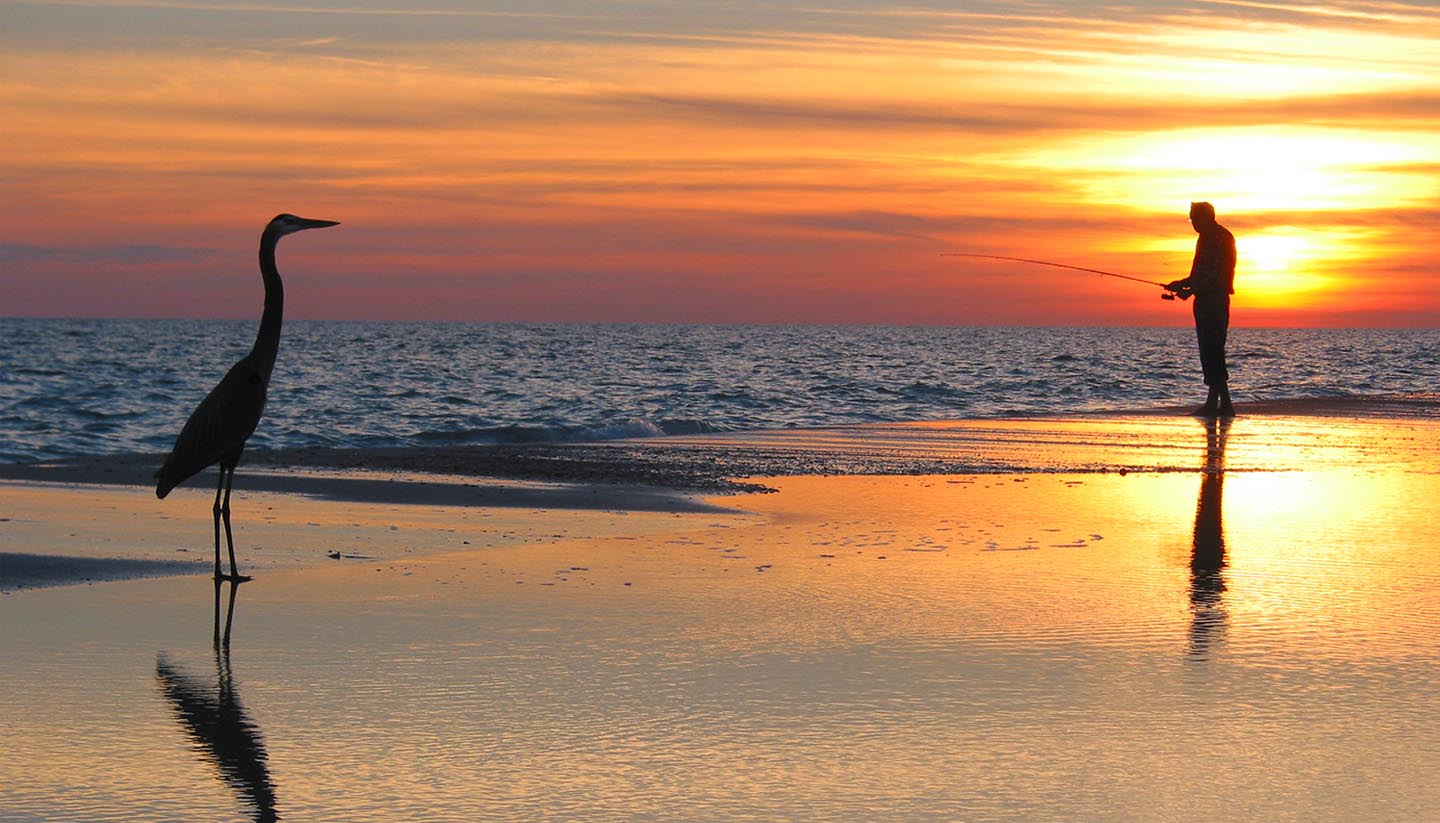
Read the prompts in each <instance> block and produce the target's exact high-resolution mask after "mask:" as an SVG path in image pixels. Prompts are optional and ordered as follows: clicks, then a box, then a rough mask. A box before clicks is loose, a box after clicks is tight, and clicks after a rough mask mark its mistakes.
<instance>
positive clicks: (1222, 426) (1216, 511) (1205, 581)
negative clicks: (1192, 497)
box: [1190, 418, 1230, 659]
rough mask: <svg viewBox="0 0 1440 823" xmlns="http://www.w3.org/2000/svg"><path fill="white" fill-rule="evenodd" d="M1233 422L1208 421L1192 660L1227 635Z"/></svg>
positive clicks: (1194, 557) (1194, 559)
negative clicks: (1227, 501) (1224, 505)
mask: <svg viewBox="0 0 1440 823" xmlns="http://www.w3.org/2000/svg"><path fill="white" fill-rule="evenodd" d="M1229 430H1230V421H1229V420H1228V419H1225V418H1221V419H1218V420H1217V419H1214V418H1211V419H1208V420H1206V421H1205V434H1206V437H1205V466H1204V469H1203V471H1202V472H1201V474H1200V498H1199V500H1198V501H1197V502H1196V504H1195V533H1194V541H1193V543H1192V544H1191V550H1190V656H1191V657H1192V658H1197V659H1204V658H1205V657H1206V656H1207V655H1208V654H1209V651H1210V647H1211V646H1212V645H1213V644H1214V643H1216V642H1217V641H1218V640H1219V639H1220V636H1221V635H1223V634H1224V632H1225V626H1226V612H1225V574H1224V571H1225V565H1226V563H1225V525H1224V520H1223V518H1222V517H1221V514H1220V507H1221V497H1222V493H1223V491H1224V483H1225V437H1226V435H1227V434H1228V432H1229Z"/></svg>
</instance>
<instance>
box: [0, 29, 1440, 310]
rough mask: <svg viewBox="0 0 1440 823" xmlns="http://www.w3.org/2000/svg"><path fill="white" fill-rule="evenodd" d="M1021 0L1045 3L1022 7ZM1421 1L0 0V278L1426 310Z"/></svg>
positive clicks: (1431, 199)
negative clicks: (274, 253) (284, 233)
mask: <svg viewBox="0 0 1440 823" xmlns="http://www.w3.org/2000/svg"><path fill="white" fill-rule="evenodd" d="M1017 10H1022V11H1017ZM1437 42H1440V11H1437V10H1433V9H1431V8H1429V7H1427V6H1424V5H1420V4H1406V3H1388V2H1374V3H1368V2H1356V3H1323V2H1322V3H1293V4H1292V3H1270V2H1245V0H1235V2H1209V3H1144V2H1142V3H1139V4H1132V5H1129V6H1127V7H1126V8H1125V10H1124V11H1112V10H1109V9H1108V7H1106V6H1103V5H1101V4H1097V3H1088V2H1079V1H1078V0H1072V2H1053V3H1045V2H1037V3H1024V4H1018V3H960V4H956V3H950V4H944V8H942V7H941V5H940V4H934V5H925V4H918V5H906V6H895V5H893V4H889V3H882V2H878V1H877V0H843V2H835V3H831V4H830V5H829V6H826V5H825V4H824V3H823V2H822V3H818V4H812V3H788V2H779V3H771V4H767V5H763V6H759V5H749V4H733V3H678V4H677V3H673V2H663V0H652V2H613V3H585V2H576V1H575V0H569V1H567V0H537V1H536V2H525V3H520V2H509V3H502V2H487V3H481V2H476V3H466V2H445V0H423V2H420V3H403V4H402V3H398V2H394V0H355V2H348V1H347V0H319V2H307V3H305V4H297V5H288V4H286V3H283V2H272V0H250V1H249V2H246V1H245V0H242V1H241V2H233V3H227V2H220V3H208V2H207V3H202V2H192V1H191V0H173V2H167V1H166V0H155V1H153V2H152V1H151V0H135V1H134V2H130V1H129V0H88V1H87V0H79V1H78V2H68V0H38V1H37V2H23V0H22V1H21V2H13V1H12V2H9V3H6V4H5V5H4V6H3V7H0V45H3V48H0V123H3V124H4V125H3V127H0V151H3V156H4V158H5V162H4V164H3V166H0V215H3V219H0V315H39V316H194V317H251V316H256V315H258V313H259V310H260V286H259V277H258V274H257V273H256V269H255V261H254V249H255V244H256V241H257V239H258V233H259V230H260V228H261V226H262V225H263V224H264V222H265V221H266V220H267V219H268V218H269V217H270V216H271V215H273V214H274V213H276V212H279V211H291V212H294V213H297V214H301V215H304V216H308V217H320V218H328V219H335V220H340V221H342V222H343V223H344V225H343V226H342V227H340V228H337V229H334V230H331V231H326V232H315V233H312V234H304V235H300V236H297V237H294V238H290V239H288V240H286V241H285V243H284V244H283V245H282V246H281V250H280V261H281V270H282V271H283V272H284V273H285V275H286V283H287V286H288V289H287V296H288V298H289V303H288V316H289V317H292V318H299V317H305V318H383V319H435V320H474V321H492V320H522V321H529V320H537V321H548V320H566V321H569V320H579V321H643V322H844V323H851V322H861V323H923V324H962V325H963V324H1036V325H1110V324H1125V325H1172V324H1185V323H1188V322H1189V320H1188V312H1187V310H1186V307H1185V306H1183V305H1182V304H1172V303H1162V302H1161V301H1159V300H1158V299H1156V297H1157V292H1158V290H1155V289H1151V288H1149V287H1147V286H1143V285H1139V284H1133V283H1126V282H1124V281H1120V280H1114V279H1109V278H1101V277H1095V276H1090V275H1080V274H1072V273H1066V272H1063V271H1059V270H1055V269H1044V268H1036V267H1027V266H1020V265H1013V264H1006V263H994V262H983V261H969V260H963V259H959V258H953V257H949V258H947V257H941V256H940V253H941V252H945V251H969V252H979V253H987V254H1001V255H1016V256H1023V257H1036V258H1043V259H1048V260H1055V261H1058V262H1064V263H1070V264H1075V265H1081V266H1088V267H1094V268H1103V269H1108V270H1111V271H1116V272H1122V273H1126V274H1130V275H1133V276H1138V277H1142V278H1146V279H1155V280H1170V279H1174V278H1178V277H1181V276H1183V275H1184V274H1185V273H1186V271H1187V268H1188V264H1189V257H1190V252H1191V249H1192V248H1193V244H1194V235H1193V233H1192V232H1191V230H1190V227H1189V224H1188V222H1187V220H1186V211H1187V208H1188V203H1189V201H1190V200H1197V199H1207V200H1211V201H1212V202H1214V203H1215V205H1216V207H1217V210H1218V211H1219V215H1220V220H1221V222H1222V223H1224V224H1225V225H1227V226H1228V227H1230V228H1231V229H1232V230H1233V231H1234V232H1235V234H1236V236H1237V239H1238V243H1239V250H1240V258H1241V261H1240V269H1239V273H1238V275H1237V289H1238V290H1239V294H1238V295H1237V298H1236V308H1235V322H1236V323H1237V324H1238V325H1287V326H1304V325H1322V326H1325V325H1358V326H1373V325H1379V326H1434V325H1436V324H1437V322H1440V299H1437V298H1440V281H1437V279H1436V277H1435V276H1434V272H1435V265H1434V261H1433V258H1432V256H1431V249H1433V248H1435V247H1436V246H1437V245H1440V242H1437V241H1440V207H1437V195H1440V161H1437V160H1436V158H1437V157H1440V93H1437V92H1436V89H1437V88H1440V48H1437V47H1436V43H1437Z"/></svg>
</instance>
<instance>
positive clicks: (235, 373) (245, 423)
mask: <svg viewBox="0 0 1440 823" xmlns="http://www.w3.org/2000/svg"><path fill="white" fill-rule="evenodd" d="M336 225H339V222H338V221H335V220H311V219H309V218H305V217H296V216H295V215H293V214H280V215H276V216H275V218H274V219H272V220H271V221H270V222H269V224H267V225H266V226H265V231H264V232H262V233H261V235H260V275H261V277H262V278H263V279H264V281H265V311H264V313H263V314H261V316H260V331H259V333H258V334H256V335H255V345H254V346H253V347H252V348H251V349H250V353H249V354H247V355H245V356H244V357H242V358H240V360H239V362H237V363H236V364H235V365H233V366H231V367H230V371H228V372H226V373H225V376H224V377H223V378H221V380H220V382H219V383H218V384H217V385H216V386H215V388H213V389H211V390H210V393H209V394H207V395H205V399H204V400H201V401H200V405H198V406H196V407H195V410H194V411H193V412H191V413H190V419H189V420H186V421H185V427H184V428H182V429H181V430H180V436H179V437H177V438H175V446H174V448H172V449H171V450H170V456H169V457H166V458H165V464H164V465H163V466H161V467H160V469H159V470H158V471H156V472H155V479H156V484H155V496H156V497H158V498H160V499H161V500H164V499H165V495H167V494H169V493H170V490H171V489H174V488H175V487H176V486H178V485H180V484H181V483H183V482H185V481H186V480H188V479H189V478H190V477H192V476H194V475H195V474H196V473H198V472H199V471H200V470H202V469H205V468H207V467H209V466H213V465H216V464H217V463H218V464H219V466H220V478H219V480H218V482H217V483H216V485H215V505H214V507H213V509H212V511H213V513H214V519H215V579H216V580H230V581H234V582H236V583H239V582H242V581H245V580H249V579H251V578H249V577H246V576H244V575H242V574H240V573H239V572H238V571H237V570H236V568H235V538H234V536H233V535H232V533H231V531H230V488H231V486H232V485H233V484H234V482H235V466H236V465H238V464H239V462H240V455H241V453H242V452H244V451H245V441H247V440H249V439H250V435H251V434H253V433H254V432H255V427H256V426H257V425H258V424H259V423H260V416H261V415H262V414H264V413H265V398H266V393H267V390H268V389H269V386H270V373H271V372H272V371H274V369H275V358H276V356H277V355H278V354H279V353H280V324H281V318H282V315H283V314H284V312H285V286H284V284H283V283H282V282H281V281H280V272H279V271H278V270H277V269H276V268H275V246H276V244H277V243H279V242H280V238H282V237H284V236H285V235H287V234H294V233H295V232H297V231H305V230H306V229H323V228H325V227H327V226H336ZM222 522H223V523H224V524H225V545H226V547H227V548H228V549H229V550H230V573H229V574H221V573H220V524H221V523H222Z"/></svg>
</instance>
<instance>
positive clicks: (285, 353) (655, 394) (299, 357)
mask: <svg viewBox="0 0 1440 823" xmlns="http://www.w3.org/2000/svg"><path fill="white" fill-rule="evenodd" d="M254 334H255V324H254V323H253V322H246V321H198V320H28V319H4V318H0V462H18V461H30V460H42V459H53V458H56V457H63V456H69V455H87V454H114V453H125V452H162V451H166V450H168V449H169V448H170V446H171V444H172V443H173V441H174V437H175V435H176V433H178V432H179V431H180V428H181V426H182V425H183V424H184V421H185V417H186V415H187V414H188V413H189V411H190V410H191V409H192V408H194V406H195V405H196V404H197V403H198V402H199V401H200V399H201V398H202V397H203V396H204V395H205V393H206V392H207V391H209V389H210V387H211V386H213V385H214V384H215V382H216V381H218V380H219V378H220V377H221V376H222V375H223V374H224V373H225V370H226V369H227V368H228V367H229V365H230V364H231V363H232V362H234V361H235V360H236V359H238V358H239V357H241V356H242V355H244V354H245V352H246V351H247V350H248V349H249V346H250V344H251V342H252V341H253V340H254ZM1229 355H1230V363H1231V370H1232V372H1233V383H1234V388H1235V391H1236V396H1237V398H1238V399H1239V400H1241V401H1242V402H1244V401H1254V400H1262V399H1275V398H1317V397H1334V396H1371V395H1386V394H1408V393H1414V392H1433V391H1434V390H1435V386H1436V384H1437V381H1440V331H1436V330H1433V329H1428V330H1356V329H1236V330H1234V331H1233V333H1232V336H1231V343H1230V347H1229ZM1203 395H1204V387H1203V386H1202V385H1201V384H1200V379H1199V376H1198V370H1197V366H1196V355H1195V342H1194V333H1193V332H1192V331H1190V330H1189V329H1185V328H1170V329H1129V328H1126V329H1097V328H1090V329H1085V328H1080V329H1074V328H1070V329H1060V328H1056V329H1037V328H920V327H917V328H901V327H878V326H849V327H826V326H658V325H657V326H621V325H593V326H592V325H506V324H486V325H482V324H459V323H450V324H444V323H408V324H407V323H319V322H293V323H288V324H286V327H285V337H284V340H283V342H282V344H281V354H280V363H279V365H278V366H277V369H276V372H275V376H274V382H273V384H272V386H271V392H270V404H269V406H268V408H267V409H266V416H265V420H264V421H263V422H262V424H261V426H260V428H259V430H257V431H256V433H255V435H254V437H253V438H252V439H251V441H250V443H251V445H252V446H255V447H266V446H276V447H284V446H307V445H323V446H346V447H349V446H353V447H370V446H406V445H412V446H413V445H422V446H423V445H448V444H462V443H494V442H515V441H528V440H590V439H606V438H615V437H639V436H653V435H658V434H662V433H663V434H684V433H696V432H709V431H751V430H756V429H771V428H781V429H784V428H794V427H800V426H829V425H842V424H852V423H868V422H895V421H915V420H952V419H956V418H961V417H971V418H973V417H992V418H993V417H999V416H1007V415H1017V414H1023V415H1034V414H1057V413H1071V412H1076V411H1086V410H1117V409H1118V410H1134V409H1149V408H1155V407H1157V406H1169V405H1174V404H1177V403H1185V404H1194V403H1197V402H1198V401H1199V399H1200V398H1202V397H1203Z"/></svg>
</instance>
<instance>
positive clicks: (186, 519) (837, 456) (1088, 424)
mask: <svg viewBox="0 0 1440 823" xmlns="http://www.w3.org/2000/svg"><path fill="white" fill-rule="evenodd" d="M1242 408H1243V409H1244V411H1246V412H1247V413H1246V414H1242V416H1240V417H1237V418H1235V419H1234V420H1228V421H1205V420H1200V419H1197V418H1194V417H1190V416H1186V415H1175V414H1171V415H1161V414H1158V413H1151V414H1127V415H1107V416H1099V415H1089V416H1087V415H1074V416H1069V417H1063V418H1057V417H1049V418H1009V419H966V420H954V421H937V422H926V423H897V424H863V425H855V426H844V427H832V428H815V429H791V430H772V431H759V432H745V433H733V434H714V435H688V436H673V437H666V438H648V439H640V440H621V441H607V442H601V443H579V444H534V445H525V446H467V447H458V448H445V447H427V448H380V449H334V448H331V449H320V448H303V449H286V450H255V451H254V452H253V453H248V454H247V455H246V457H247V460H246V461H245V462H244V463H242V471H241V472H240V479H239V482H238V483H237V486H236V490H237V492H238V493H239V496H238V497H237V505H236V509H237V512H243V514H242V513H237V516H236V523H237V535H238V534H239V533H240V532H239V530H240V529H255V528H256V527H254V526H253V524H254V522H255V513H256V509H257V508H259V507H260V505H261V503H262V502H265V501H271V505H267V506H265V509H267V510H269V511H274V510H275V509H276V508H277V506H278V507H280V508H282V509H283V508H287V507H291V508H299V509H306V510H307V511H308V510H309V509H313V508H315V507H325V506H332V507H333V506H339V507H347V510H355V511H364V512H368V514H365V515H364V516H363V517H358V518H357V519H360V520H371V521H372V522H374V518H375V517H376V516H377V515H376V514H375V513H376V512H378V511H387V512H396V511H399V510H401V509H407V510H412V511H419V510H425V511H432V510H433V511H436V512H441V513H442V515H440V518H441V519H442V520H443V519H449V520H455V519H464V518H466V517H470V516H472V513H477V512H478V513H480V516H483V517H488V516H490V515H489V514H486V513H487V512H492V511H493V512H497V513H503V514H501V515H500V516H501V517H505V518H510V519H511V520H512V521H513V522H515V523H516V524H517V526H516V528H517V529H518V530H519V531H525V532H526V533H530V532H533V533H535V534H536V535H541V536H540V537H537V538H536V539H538V540H543V539H546V536H545V535H544V534H542V533H544V532H546V531H547V530H550V531H553V530H554V524H556V523H560V522H564V523H573V524H574V525H575V528H576V529H578V530H580V532H581V533H582V534H583V533H584V530H586V529H592V530H593V529H594V528H595V527H594V526H593V522H594V518H596V517H600V516H607V515H629V514H635V515H637V516H642V517H644V516H656V517H683V516H694V515H734V514H736V513H737V511H739V510H745V509H753V508H754V506H753V504H752V505H747V504H746V503H744V502H743V501H745V500H752V501H753V500H754V499H755V498H754V497H753V496H752V495H753V494H754V493H762V492H772V491H775V488H774V484H775V483H776V482H777V481H779V480H782V479H785V478H795V477H806V476H810V477H827V476H831V477H833V476H849V477H859V476H892V477H911V478H914V477H932V478H933V477H943V478H984V477H991V478H995V477H1004V476H1009V477H1013V478H1015V479H1016V481H1017V482H1023V481H1024V480H1025V479H1030V478H1040V477H1052V478H1054V477H1061V478H1064V477H1070V478H1074V482H1080V481H1082V480H1083V478H1086V477H1097V476H1105V475H1118V476H1119V477H1125V476H1126V475H1128V474H1131V473H1134V474H1146V475H1172V474H1173V475H1182V476H1183V475H1187V474H1207V473H1211V472H1213V471H1215V470H1216V469H1215V466H1216V465H1217V463H1216V455H1217V454H1218V455H1219V461H1220V462H1219V465H1220V466H1221V469H1220V470H1221V471H1225V472H1228V473H1233V474H1237V475H1238V474H1244V473H1262V474H1275V473H1280V474H1283V473H1294V474H1300V475H1303V474H1307V473H1315V472H1320V471H1327V470H1339V471H1360V470H1363V471H1369V472H1375V471H1398V472H1401V473H1408V472H1425V471H1428V470H1427V469H1426V468H1425V467H1426V466H1433V465H1435V464H1436V463H1440V421H1437V420H1432V419H1428V418H1423V417H1407V416H1396V415H1371V416H1361V417H1357V416H1353V415H1304V416H1292V415H1286V414H1283V413H1280V412H1282V411H1283V409H1271V411H1272V412H1274V413H1271V414H1265V413H1256V412H1255V411H1254V409H1253V408H1252V407H1249V406H1246V407H1242ZM160 459H161V458H160V456H158V455H112V456H103V457H91V458H72V459H69V460H63V461H54V462H50V463H35V464H0V486H9V487H11V488H12V489H13V490H14V493H13V494H12V495H11V496H12V497H14V498H23V497H24V496H25V495H26V494H27V493H28V494H30V495H31V496H32V497H33V498H34V499H35V500H41V499H42V498H43V502H42V503H38V504H37V505H41V506H42V507H43V509H44V512H45V517H44V518H41V519H45V518H49V521H50V522H52V525H51V526H50V527H49V528H48V529H42V530H41V531H40V532H27V531H26V529H23V528H20V522H19V521H20V520H21V519H23V518H24V517H25V516H26V515H25V513H24V512H23V511H21V512H20V516H19V518H17V517H16V516H15V512H13V511H7V512H6V513H5V514H6V516H4V517H0V592H4V591H14V590H17V589H22V588H31V587H37V586H47V585H64V584H67V583H82V582H97V581H101V580H121V579H127V578H131V577H136V576H163V575H169V574H189V573H195V572H197V571H198V572H206V573H208V572H209V570H210V568H211V566H210V565H209V562H208V560H207V561H206V562H198V561H193V562H192V561H177V560H173V559H167V558H164V557H155V556H150V557H144V558H137V557H134V556H132V555H133V554H134V553H135V552H136V551H137V550H140V551H142V552H143V550H144V549H145V547H147V546H148V547H150V550H151V551H152V554H153V549H154V547H155V546H165V545H171V546H174V545H184V542H183V541H189V542H191V543H194V544H195V545H197V546H200V544H202V543H203V544H204V545H203V546H201V547H200V548H195V549H193V551H195V552H197V553H199V554H198V556H201V557H208V555H209V552H210V550H211V546H210V543H209V533H210V503H211V501H212V499H213V494H214V492H213V491H212V490H211V489H212V488H213V483H214V478H215V476H216V473H215V470H214V469H210V470H207V471H205V472H202V473H201V474H200V475H197V476H196V477H195V478H192V479H191V480H189V481H188V482H187V483H186V484H184V485H183V486H182V487H181V488H180V489H178V490H177V492H179V493H180V494H179V495H178V496H180V497H183V498H185V499H186V502H185V503H183V504H179V505H177V502H176V501H175V500H174V499H172V500H170V501H166V502H161V501H158V500H155V499H154V498H153V493H150V492H149V489H150V487H151V483H152V482H153V481H152V480H151V473H152V471H153V467H154V466H156V465H158V464H159V462H160ZM247 467H248V470H246V469H247ZM142 489H143V490H144V491H141V490H142ZM107 490H108V491H107ZM747 493H748V494H747ZM107 494H108V495H110V496H109V497H104V495H107ZM86 495H89V496H90V497H89V498H87V497H86ZM245 498H250V499H249V500H245ZM242 500H243V501H245V502H243V503H241V502H239V501H242ZM719 500H732V501H735V504H736V505H735V506H734V507H728V508H727V507H726V506H725V505H722V504H719V503H717V502H716V501H719ZM286 501H291V502H286ZM107 507H112V508H113V507H119V508H121V509H125V510H128V511H129V512H130V513H131V516H132V518H133V519H132V520H131V521H130V522H128V523H127V524H126V525H125V526H124V528H123V529H116V530H115V531H124V532H127V533H130V534H134V535H139V537H136V538H133V539H132V540H131V541H130V544H129V545H127V546H122V547H121V548H120V549H119V550H117V551H116V552H113V553H112V554H113V555H114V556H111V557H99V556H94V555H95V551H96V549H94V548H93V546H94V545H95V544H97V543H107V542H111V532H110V531H108V530H103V529H97V531H96V538H95V539H94V540H92V541H91V543H90V544H89V545H86V546H84V547H83V548H81V549H80V551H81V552H82V553H84V552H88V553H89V554H90V555H91V556H88V557H78V558H74V561H75V562H74V563H72V564H70V567H69V568H65V566H66V558H67V557H68V556H67V555H64V554H63V553H62V552H63V551H64V550H65V549H66V548H68V547H69V546H70V545H80V543H79V541H77V540H73V539H72V540H70V541H66V540H64V539H62V538H61V536H60V535H61V533H62V529H63V528H70V526H71V525H73V523H74V522H83V521H84V519H85V518H86V517H95V516H96V515H95V511H96V510H99V509H105V508H107ZM242 507H243V508H242ZM737 507H738V508H737ZM9 508H11V509H15V508H23V507H17V506H10V507H9ZM761 508H764V507H761ZM306 516H308V517H309V518H310V519H311V520H314V519H317V518H319V519H323V517H320V516H319V515H315V514H314V513H313V512H311V513H310V514H308V515H306ZM407 516H408V515H401V517H402V519H403V518H404V517H407ZM294 517H295V520H296V522H299V520H300V519H303V518H302V516H301V515H298V514H297V515H295V516H294ZM265 519H267V520H270V519H272V516H266V517H265ZM176 520H179V521H181V522H180V523H179V524H178V526H179V527H180V529H181V530H180V531H178V532H177V533H176V534H178V535H183V536H176V534H170V533H164V534H162V533H161V532H159V531H156V530H157V529H162V528H172V527H171V526H169V524H162V523H160V522H159V521H176ZM67 521H69V522H67ZM292 525H294V524H293V523H292ZM311 525H313V523H312V524H311ZM433 525H434V524H432V526H433ZM27 528H28V527H27ZM266 528H268V527H266ZM392 528H393V526H392ZM527 530H528V531H527ZM352 531H354V530H352ZM451 531H453V529H451ZM27 533H29V534H31V535H32V536H31V537H29V538H22V537H19V536H17V535H24V534H27ZM70 536H71V538H74V537H75V535H74V534H73V533H72V534H71V535H70ZM257 537H259V538H260V539H264V540H269V539H270V538H269V537H267V536H265V531H264V530H253V531H250V532H249V533H248V534H247V535H245V536H241V537H237V543H248V542H249V541H251V540H254V539H256V538H257ZM196 538H203V539H201V540H197V539H196ZM26 540H29V541H30V542H25V541H26ZM137 541H138V542H137ZM177 541H181V542H178V543H177ZM296 542H297V543H298V542H303V541H300V540H299V538H298V537H297V538H296ZM465 545H466V546H469V545H470V544H469V543H466V544H465ZM456 548H457V549H458V547H456ZM174 550H175V551H192V549H184V548H181V549H174ZM242 551H243V550H242ZM337 553H338V554H340V556H342V557H351V556H359V555H356V554H354V553H350V552H349V550H348V549H341V550H338V551H337ZM364 554H366V552H360V555H364ZM318 557H319V555H314V554H312V555H311V556H309V557H308V558H307V559H306V561H305V562H307V563H314V562H318ZM242 565H243V564H242Z"/></svg>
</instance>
